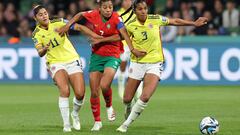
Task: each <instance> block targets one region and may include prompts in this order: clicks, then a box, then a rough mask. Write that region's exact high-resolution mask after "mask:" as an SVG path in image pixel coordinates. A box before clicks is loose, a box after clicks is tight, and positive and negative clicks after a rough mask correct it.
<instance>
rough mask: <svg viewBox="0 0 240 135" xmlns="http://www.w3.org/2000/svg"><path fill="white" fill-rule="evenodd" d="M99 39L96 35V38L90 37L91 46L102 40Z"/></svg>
mask: <svg viewBox="0 0 240 135" xmlns="http://www.w3.org/2000/svg"><path fill="white" fill-rule="evenodd" d="M101 39H102V38H101V37H98V38H90V39H89V41H90V43H91V45H92V47H93V46H95V45H96V44H99V43H101V42H102V40H101Z"/></svg>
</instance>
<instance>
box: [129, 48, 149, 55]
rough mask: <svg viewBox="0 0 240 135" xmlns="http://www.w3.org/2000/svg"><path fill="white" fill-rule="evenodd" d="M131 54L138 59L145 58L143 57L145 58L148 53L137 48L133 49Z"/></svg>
mask: <svg viewBox="0 0 240 135" xmlns="http://www.w3.org/2000/svg"><path fill="white" fill-rule="evenodd" d="M131 52H132V53H133V54H134V55H135V56H136V57H143V56H145V55H146V54H147V52H146V51H144V50H137V49H135V48H133V49H132V50H131Z"/></svg>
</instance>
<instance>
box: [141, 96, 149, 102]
mask: <svg viewBox="0 0 240 135" xmlns="http://www.w3.org/2000/svg"><path fill="white" fill-rule="evenodd" d="M140 99H141V100H142V101H143V102H145V103H146V102H148V101H149V99H150V95H147V94H143V95H141V96H140Z"/></svg>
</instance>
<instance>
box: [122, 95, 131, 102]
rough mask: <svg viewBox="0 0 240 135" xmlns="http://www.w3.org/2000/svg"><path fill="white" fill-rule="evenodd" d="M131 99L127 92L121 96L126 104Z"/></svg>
mask: <svg viewBox="0 0 240 135" xmlns="http://www.w3.org/2000/svg"><path fill="white" fill-rule="evenodd" d="M131 101H132V97H130V96H129V95H127V94H124V96H123V103H124V104H128V103H131Z"/></svg>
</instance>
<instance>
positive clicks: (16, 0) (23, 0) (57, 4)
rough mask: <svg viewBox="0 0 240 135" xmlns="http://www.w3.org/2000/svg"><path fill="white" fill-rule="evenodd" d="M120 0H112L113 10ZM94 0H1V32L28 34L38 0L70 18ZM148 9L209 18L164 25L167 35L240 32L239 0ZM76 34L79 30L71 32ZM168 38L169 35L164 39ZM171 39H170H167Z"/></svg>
mask: <svg viewBox="0 0 240 135" xmlns="http://www.w3.org/2000/svg"><path fill="white" fill-rule="evenodd" d="M121 1H122V0H115V1H114V5H115V7H114V8H115V10H118V9H119V8H120V7H121ZM96 3H97V2H96V0H1V1H0V36H1V37H4V36H8V37H17V38H19V37H31V33H32V31H33V29H34V27H35V25H36V24H35V21H34V20H33V13H32V10H31V9H32V8H33V7H34V6H35V5H37V4H42V5H43V6H45V7H46V8H47V10H48V12H49V14H50V16H58V17H62V18H66V19H70V18H71V17H73V15H75V14H76V13H78V12H79V11H87V10H90V9H93V8H95V7H96ZM148 4H149V5H150V6H151V9H150V13H154V14H161V15H164V16H167V17H180V18H183V19H188V20H195V19H196V18H198V17H200V16H204V17H207V18H209V23H208V24H207V25H206V26H203V27H204V28H194V27H191V26H188V27H174V26H171V27H166V28H165V27H164V28H163V29H164V30H163V31H164V32H163V34H165V33H168V34H170V35H174V36H176V35H183V36H184V35H232V36H234V35H237V34H239V32H240V28H239V24H240V19H239V16H240V15H239V12H240V1H239V0H235V1H234V0H148ZM70 34H71V35H78V34H79V32H74V31H72V32H70ZM166 40H167V41H168V39H166ZM170 40H171V39H170Z"/></svg>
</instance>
